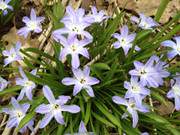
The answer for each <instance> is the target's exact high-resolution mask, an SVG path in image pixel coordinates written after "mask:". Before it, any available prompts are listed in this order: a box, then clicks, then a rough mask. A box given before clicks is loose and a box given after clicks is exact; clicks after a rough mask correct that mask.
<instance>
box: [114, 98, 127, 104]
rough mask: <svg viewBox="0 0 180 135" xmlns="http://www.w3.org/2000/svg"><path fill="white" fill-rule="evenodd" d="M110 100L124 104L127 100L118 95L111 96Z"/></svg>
mask: <svg viewBox="0 0 180 135" xmlns="http://www.w3.org/2000/svg"><path fill="white" fill-rule="evenodd" d="M112 100H113V102H114V103H116V104H120V105H125V106H127V101H126V100H125V99H124V98H121V97H119V96H113V97H112Z"/></svg>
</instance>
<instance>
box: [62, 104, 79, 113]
mask: <svg viewBox="0 0 180 135" xmlns="http://www.w3.org/2000/svg"><path fill="white" fill-rule="evenodd" d="M61 109H62V111H65V112H70V113H78V112H79V111H80V107H79V106H77V105H63V106H61Z"/></svg>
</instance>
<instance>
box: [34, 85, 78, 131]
mask: <svg viewBox="0 0 180 135" xmlns="http://www.w3.org/2000/svg"><path fill="white" fill-rule="evenodd" d="M43 93H44V96H45V97H46V99H47V100H48V101H49V103H50V104H41V105H39V106H38V107H37V108H36V112H37V113H40V114H45V116H44V118H43V119H42V121H41V123H40V125H39V127H40V128H44V127H45V126H46V125H48V123H49V122H50V121H51V120H52V118H53V117H54V118H55V119H56V121H57V122H58V123H59V124H65V122H64V118H63V115H62V111H66V112H70V113H78V112H79V111H80V107H79V106H77V105H64V104H66V103H67V102H68V100H70V99H71V97H70V96H59V97H58V99H55V97H54V95H53V93H52V91H51V89H50V88H49V87H48V86H44V87H43Z"/></svg>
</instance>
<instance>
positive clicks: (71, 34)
mask: <svg viewBox="0 0 180 135" xmlns="http://www.w3.org/2000/svg"><path fill="white" fill-rule="evenodd" d="M9 2H10V1H8V0H5V1H2V0H0V10H2V11H3V13H4V14H6V13H7V9H12V7H11V6H9V5H8V3H9ZM52 8H54V7H52ZM57 8H58V7H57V5H56V6H55V8H54V9H53V11H52V12H51V10H50V9H49V11H48V13H52V16H51V17H49V18H48V17H46V19H47V20H49V19H51V18H52V17H54V16H55V17H56V16H57V14H56V12H58V13H59V11H61V10H62V13H64V11H63V9H57ZM123 14H124V12H121V13H119V14H116V16H115V18H113V17H109V16H108V15H106V13H105V11H103V10H100V11H98V9H96V7H95V6H92V7H91V11H89V12H87V11H86V10H85V9H83V8H78V9H76V10H75V9H73V8H72V7H71V6H67V7H66V9H65V15H64V16H63V17H62V18H61V19H60V20H58V22H53V24H54V25H56V24H63V26H61V27H60V28H59V27H58V29H55V30H54V29H53V30H52V33H51V34H50V35H51V36H49V39H48V40H50V41H51V43H52V47H53V51H54V52H53V54H49V53H47V52H44V51H42V50H40V49H38V48H28V49H23V48H22V46H23V45H22V43H20V42H17V43H16V44H15V46H13V47H12V48H11V49H7V50H3V51H2V56H3V58H4V59H3V60H4V70H3V74H2V77H0V96H1V95H5V94H9V93H10V94H11V95H13V96H14V97H11V101H10V105H7V106H3V107H2V112H3V113H6V114H8V116H9V118H8V122H7V127H9V128H13V127H15V128H17V129H18V130H19V131H20V132H21V133H24V132H26V131H27V130H30V132H33V134H36V132H37V131H36V129H37V128H40V129H39V130H40V131H42V134H46V132H48V133H47V134H51V133H52V134H58V135H61V134H62V135H63V134H65V135H69V134H70V133H71V134H73V133H74V132H78V134H86V133H87V132H89V131H90V134H107V133H108V132H112V131H115V132H118V133H119V134H124V135H125V134H130V135H132V134H133V135H139V134H142V135H143V134H144V135H145V134H147V135H148V133H147V131H148V132H150V134H151V133H155V132H156V133H155V134H158V133H160V134H163V133H164V131H167V133H168V134H171V133H173V134H174V133H176V134H177V133H178V132H179V131H178V130H179V129H178V128H176V126H175V124H176V123H173V122H174V121H175V119H173V118H176V115H175V116H174V111H177V113H178V110H180V73H179V72H177V73H176V70H177V71H178V64H177V65H172V63H171V62H172V61H173V60H174V59H176V58H177V57H178V56H179V55H180V37H179V36H175V37H174V38H173V40H167V37H168V38H169V37H172V36H173V35H172V33H174V31H173V32H170V33H169V34H170V35H168V36H164V33H163V31H164V29H163V28H161V27H162V26H161V25H160V24H159V23H158V20H157V19H156V21H155V20H154V19H153V18H151V17H147V16H145V15H144V14H142V13H140V14H139V18H138V17H136V16H131V17H129V18H128V21H129V20H130V21H131V23H126V24H125V23H124V22H126V18H123ZM123 19H125V21H123V22H121V21H122V20H123ZM44 20H45V17H41V16H40V17H39V16H38V15H37V13H36V11H35V9H31V11H30V17H28V16H24V17H23V18H22V22H23V23H24V24H25V26H24V27H22V28H20V29H19V30H18V31H17V34H18V35H20V36H23V37H24V38H23V39H24V40H28V38H29V37H30V36H28V35H30V33H37V34H39V33H41V32H42V31H43V28H44V26H43V25H44V24H45V23H46V22H45V21H44ZM50 21H51V20H50ZM52 21H57V18H56V19H52ZM172 27H175V26H174V25H173V26H172ZM55 28H56V27H55ZM156 28H158V30H159V29H160V30H162V33H161V32H160V33H157V29H156ZM178 28H179V27H178ZM178 28H176V29H178ZM118 29H119V31H120V32H118ZM174 29H175V28H174ZM176 29H175V30H176ZM168 30H169V29H168ZM175 32H176V31H175ZM51 38H52V39H51ZM158 38H159V39H158ZM48 40H47V42H48ZM48 45H49V44H48ZM168 49H170V50H168ZM134 50H135V51H134ZM28 52H33V53H35V54H37V55H38V56H37V57H34V56H33V55H32V56H31V55H30V54H28ZM166 53H167V56H166ZM96 54H97V55H96ZM82 56H83V57H82ZM84 58H85V59H84ZM21 61H23V62H24V63H25V64H26V65H27V66H25V67H24V66H22V65H21V64H20V62H21ZM14 62H16V63H17V65H18V66H17V67H15V68H14V67H13V68H12V69H11V68H10V69H8V67H11V64H12V63H14ZM6 69H7V70H6ZM175 69H176V70H175ZM11 71H12V72H11ZM14 71H18V74H14ZM12 76H13V77H12ZM9 77H10V78H11V77H12V78H13V79H14V78H15V81H8V80H9ZM169 81H170V85H168V84H169ZM169 87H170V88H169ZM168 90H169V91H168ZM18 91H19V92H18ZM11 92H12V93H11ZM159 94H162V95H163V96H159ZM164 95H165V96H166V98H168V99H169V100H170V101H172V102H173V100H174V104H175V107H174V110H173V111H172V114H171V115H172V121H170V120H169V121H168V119H166V118H163V117H162V116H160V115H159V114H158V113H157V109H156V106H157V105H156V103H158V104H160V103H161V102H163V103H164V102H166V101H167V100H168V99H165V96H164ZM153 101H156V102H153ZM114 103H115V104H114ZM116 104H118V105H116ZM124 106H126V109H125V108H124ZM128 116H130V119H129V117H128ZM131 118H132V122H131ZM154 121H156V125H157V126H156V125H155V124H154ZM36 123H38V124H37V126H36V128H34V127H35V126H34V125H35V124H36ZM146 124H147V125H146ZM152 129H153V130H152ZM140 130H141V131H140ZM91 131H92V132H91ZM142 132H144V133H142ZM176 134H175V135H176Z"/></svg>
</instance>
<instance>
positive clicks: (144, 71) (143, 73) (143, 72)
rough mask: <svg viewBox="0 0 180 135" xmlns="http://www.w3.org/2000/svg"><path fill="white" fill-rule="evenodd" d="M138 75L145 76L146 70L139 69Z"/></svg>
mask: <svg viewBox="0 0 180 135" xmlns="http://www.w3.org/2000/svg"><path fill="white" fill-rule="evenodd" d="M139 73H140V74H141V75H145V74H146V73H147V72H146V70H145V69H144V68H142V69H140V71H139Z"/></svg>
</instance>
